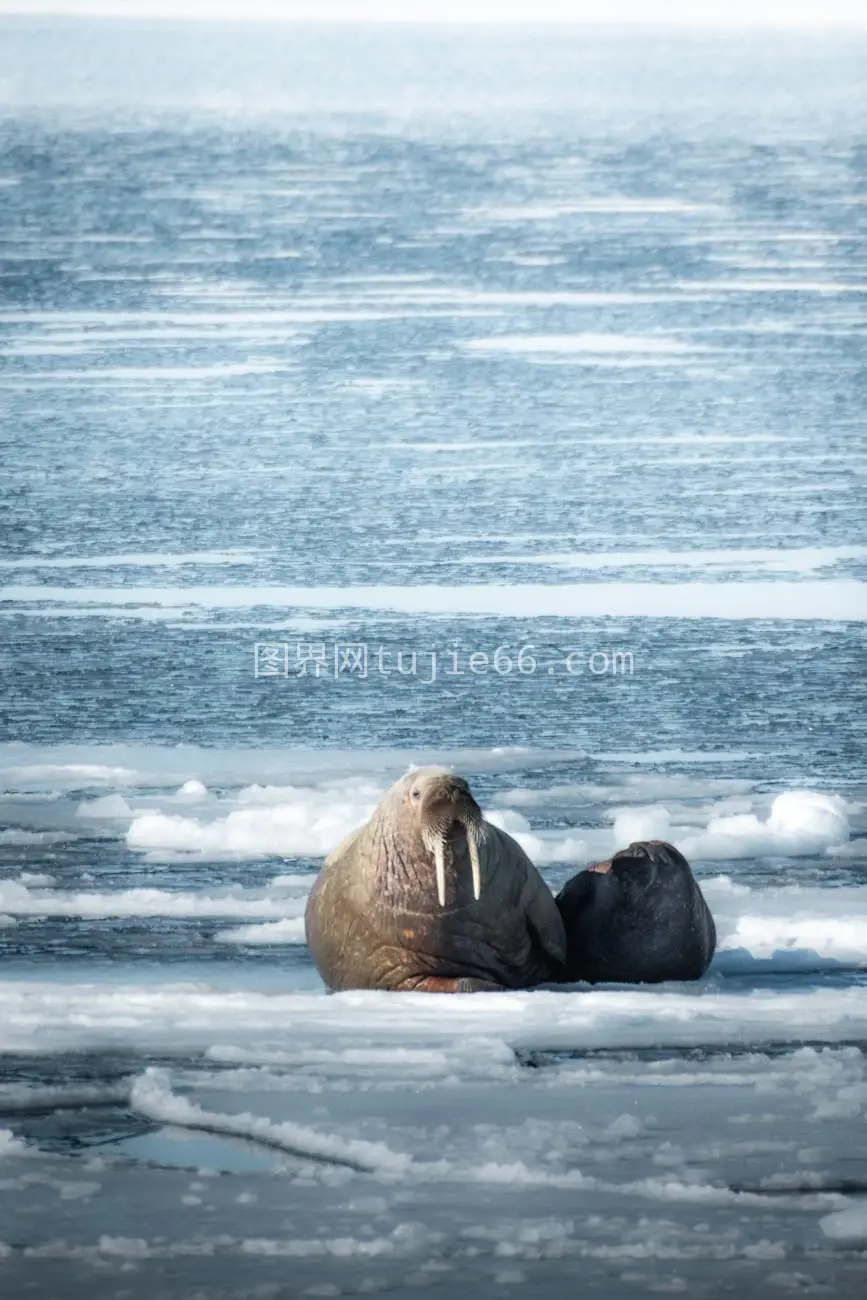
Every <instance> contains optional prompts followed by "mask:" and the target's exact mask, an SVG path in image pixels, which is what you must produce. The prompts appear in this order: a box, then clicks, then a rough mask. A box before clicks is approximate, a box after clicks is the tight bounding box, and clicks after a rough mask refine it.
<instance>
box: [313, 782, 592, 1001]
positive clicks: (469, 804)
mask: <svg viewBox="0 0 867 1300" xmlns="http://www.w3.org/2000/svg"><path fill="white" fill-rule="evenodd" d="M305 924H306V930H307V943H308V945H309V948H310V951H311V953H312V955H313V960H314V961H315V963H316V966H317V969H318V971H319V973H320V975H321V976H322V978H323V980H324V981H325V983H326V984H327V985H328V986H329V988H331V989H407V990H412V989H418V990H422V991H425V992H431V993H462V992H476V991H480V990H484V989H505V988H510V989H516V988H529V987H531V986H532V985H535V984H542V983H544V982H545V981H547V980H553V979H558V978H560V977H561V976H562V964H563V962H564V961H565V957H566V935H565V932H564V929H563V922H562V920H561V918H560V913H559V911H558V909H557V904H556V903H555V902H554V897H553V895H552V893H551V891H550V890H549V888H548V886H547V885H546V884H545V882H544V880H543V879H542V877H541V876H540V875H539V872H538V871H537V870H536V868H535V867H534V866H533V863H532V862H531V861H530V859H529V858H528V857H527V855H526V853H525V852H524V851H523V849H522V848H521V846H520V845H519V844H517V843H516V842H515V840H513V839H512V837H511V836H510V835H507V834H506V833H505V831H501V830H499V829H498V828H497V827H496V826H492V825H491V824H490V823H488V822H486V821H485V819H484V816H483V814H482V810H481V809H480V807H479V805H478V804H477V803H476V801H475V799H474V798H473V796H472V794H471V793H470V788H469V786H468V785H467V783H466V781H465V780H464V779H463V778H462V777H459V776H453V775H451V774H450V773H449V772H447V771H445V770H443V769H442V768H424V769H422V770H420V771H417V772H410V773H409V774H408V775H407V776H404V777H402V778H401V779H400V780H399V781H397V782H395V784H394V785H393V786H392V787H391V789H390V790H389V791H388V792H387V793H386V794H385V796H384V797H383V799H382V801H381V802H380V804H379V806H378V807H377V808H376V809H375V811H374V813H373V815H372V816H371V818H370V820H369V821H368V822H367V823H366V824H365V825H364V826H362V827H361V828H360V829H359V830H357V831H355V832H354V833H353V834H352V835H350V836H349V837H348V838H347V839H345V840H344V841H343V843H342V844H340V845H339V847H338V848H337V849H335V851H334V852H333V853H332V854H331V856H330V857H329V858H328V859H327V861H326V863H325V865H324V866H323V868H322V871H321V872H320V874H319V877H318V878H317V880H316V883H315V885H314V886H313V889H312V891H311V893H310V898H309V900H308V903H307V913H306V917H305Z"/></svg>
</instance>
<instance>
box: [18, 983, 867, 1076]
mask: <svg viewBox="0 0 867 1300" xmlns="http://www.w3.org/2000/svg"><path fill="white" fill-rule="evenodd" d="M0 1024H2V1026H3V1050H4V1051H5V1052H28V1053H35V1054H37V1055H45V1054H50V1053H53V1052H63V1051H84V1050H89V1051H105V1050H121V1049H123V1050H130V1049H134V1050H135V1051H136V1052H137V1053H142V1052H147V1051H161V1052H165V1053H169V1054H175V1053H178V1054H179V1055H180V1056H181V1057H182V1058H185V1059H186V1058H188V1057H189V1055H190V1053H195V1052H199V1051H201V1052H208V1051H212V1052H213V1051H216V1052H217V1053H218V1055H219V1054H220V1053H222V1054H223V1055H224V1056H225V1055H226V1054H227V1053H228V1054H231V1053H232V1052H235V1053H240V1052H243V1053H244V1059H245V1060H246V1061H247V1062H248V1063H254V1062H256V1061H257V1060H260V1059H261V1060H262V1061H264V1062H266V1063H267V1062H268V1060H269V1059H273V1056H274V1050H275V1048H281V1047H282V1048H283V1049H284V1050H291V1051H292V1052H293V1053H295V1054H296V1055H297V1054H298V1053H301V1054H302V1055H303V1053H304V1051H305V1050H309V1051H314V1052H316V1051H319V1050H321V1049H322V1048H331V1049H334V1048H335V1046H337V1047H338V1048H339V1049H347V1048H350V1047H356V1048H357V1047H364V1048H367V1049H371V1048H374V1047H376V1046H379V1047H382V1048H386V1047H389V1045H390V1046H391V1047H393V1048H395V1049H397V1048H401V1049H403V1048H407V1047H412V1046H416V1047H418V1046H422V1045H426V1046H430V1045H437V1046H442V1045H448V1044H454V1042H455V1041H456V1037H457V1039H459V1040H460V1041H461V1042H463V1043H465V1044H466V1050H467V1052H469V1053H470V1055H472V1053H473V1052H475V1047H474V1046H473V1044H474V1042H475V1040H477V1039H482V1040H484V1042H485V1044H486V1049H485V1050H486V1051H488V1045H490V1044H492V1043H493V1044H499V1045H500V1046H499V1049H498V1051H496V1050H494V1048H493V1047H491V1049H490V1050H491V1051H492V1052H493V1053H494V1055H493V1056H492V1057H491V1058H490V1059H491V1061H492V1062H493V1061H494V1059H495V1058H498V1056H499V1055H502V1054H507V1053H509V1052H512V1051H514V1050H515V1049H524V1050H548V1049H551V1050H568V1051H573V1052H574V1051H576V1050H577V1051H586V1050H593V1049H598V1048H617V1049H623V1050H632V1049H640V1048H651V1047H655V1048H659V1049H661V1050H676V1049H678V1048H689V1047H695V1046H708V1047H710V1046H717V1047H735V1046H736V1047H737V1048H739V1049H743V1048H748V1047H755V1048H761V1047H763V1046H768V1045H771V1044H776V1043H781V1042H788V1043H792V1042H795V1043H801V1042H809V1043H814V1044H827V1045H833V1044H839V1043H848V1042H852V1041H860V1040H862V1039H863V1038H864V1037H865V1036H867V989H864V988H852V987H849V988H843V989H840V988H808V989H801V990H798V991H792V990H791V989H787V990H770V991H768V990H765V989H753V990H751V991H749V992H729V991H727V990H726V989H724V988H722V989H721V988H720V987H719V986H718V985H717V984H716V983H715V982H714V981H712V980H711V981H705V982H703V983H701V984H697V985H690V986H685V985H684V986H674V985H657V986H647V987H643V988H642V987H635V988H600V989H593V990H590V989H578V990H575V989H568V988H563V989H556V990H548V989H536V990H532V991H524V992H513V993H477V994H469V995H466V996H454V995H447V994H428V993H400V994H394V993H379V992H368V991H363V992H346V993H337V994H334V995H333V996H331V997H327V998H326V997H323V996H322V995H321V994H319V993H285V994H278V993H265V992H258V991H255V990H236V991H231V990H226V989H218V988H212V987H210V986H208V985H207V984H204V983H196V984H190V983H186V984H184V983H170V982H167V983H164V984H155V983H152V984H136V983H131V982H127V981H118V982H116V983H112V984H108V983H105V984H97V983H77V982H73V981H70V982H69V983H67V984H65V985H60V984H58V983H55V982H48V981H41V980H36V979H32V980H31V979H28V980H13V979H0ZM500 1063H501V1064H502V1062H500ZM516 1068H517V1065H516Z"/></svg>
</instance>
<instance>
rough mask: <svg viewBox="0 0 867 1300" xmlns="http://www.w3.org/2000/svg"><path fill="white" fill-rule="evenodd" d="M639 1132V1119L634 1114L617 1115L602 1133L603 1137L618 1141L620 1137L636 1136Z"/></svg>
mask: <svg viewBox="0 0 867 1300" xmlns="http://www.w3.org/2000/svg"><path fill="white" fill-rule="evenodd" d="M640 1132H641V1120H640V1119H638V1117H637V1116H636V1115H618V1117H617V1119H615V1120H612V1121H611V1123H610V1124H609V1125H608V1127H607V1128H606V1129H605V1131H604V1133H603V1135H602V1136H603V1137H606V1138H613V1139H614V1140H615V1141H618V1142H619V1141H620V1140H621V1138H634V1137H638V1135H639V1133H640Z"/></svg>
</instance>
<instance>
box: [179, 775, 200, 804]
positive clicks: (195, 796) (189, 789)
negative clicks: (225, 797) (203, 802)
mask: <svg viewBox="0 0 867 1300" xmlns="http://www.w3.org/2000/svg"><path fill="white" fill-rule="evenodd" d="M207 797H208V787H207V786H206V785H203V784H202V782H201V781H197V780H195V778H194V779H193V780H191V781H185V782H184V784H183V785H182V786H180V787H179V788H178V789H177V790H176V791H175V793H174V795H173V798H174V799H175V800H176V801H177V802H178V803H195V802H196V801H197V800H199V799H206V798H207Z"/></svg>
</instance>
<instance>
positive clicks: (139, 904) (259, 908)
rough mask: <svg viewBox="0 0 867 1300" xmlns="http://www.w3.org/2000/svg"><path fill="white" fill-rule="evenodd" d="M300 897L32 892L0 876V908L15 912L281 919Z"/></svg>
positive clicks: (239, 892) (299, 905) (236, 891)
mask: <svg viewBox="0 0 867 1300" xmlns="http://www.w3.org/2000/svg"><path fill="white" fill-rule="evenodd" d="M303 906H304V900H303V898H301V899H299V898H297V897H296V898H292V899H290V898H286V897H283V898H273V897H271V896H269V895H265V894H262V893H261V891H259V892H256V891H252V890H243V889H241V888H240V887H238V886H233V887H232V889H229V890H226V891H224V892H221V893H214V894H206V893H202V894H195V893H192V892H185V891H181V890H176V891H174V890H165V889H120V890H116V891H113V892H107V893H97V892H95V891H94V892H90V891H86V890H82V891H81V892H80V893H76V892H74V891H72V890H70V891H64V890H45V891H44V892H34V891H32V890H30V889H28V888H27V886H26V885H22V884H19V883H18V881H17V880H0V907H2V908H3V910H4V911H5V912H8V913H10V914H12V915H14V916H82V917H98V916H225V917H262V918H263V919H266V918H272V919H275V920H282V919H284V918H285V917H286V916H287V915H294V914H296V913H298V911H299V910H303Z"/></svg>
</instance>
